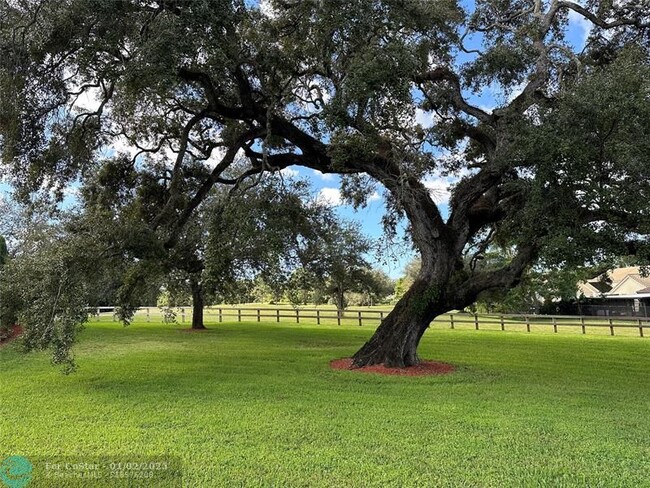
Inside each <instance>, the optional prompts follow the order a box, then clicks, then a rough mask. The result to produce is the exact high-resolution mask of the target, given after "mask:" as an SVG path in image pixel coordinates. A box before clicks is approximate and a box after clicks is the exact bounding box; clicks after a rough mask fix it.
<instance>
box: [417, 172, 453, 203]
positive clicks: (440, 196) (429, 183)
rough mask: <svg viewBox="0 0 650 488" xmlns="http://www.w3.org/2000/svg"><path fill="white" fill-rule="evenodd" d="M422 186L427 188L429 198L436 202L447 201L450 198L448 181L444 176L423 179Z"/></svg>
mask: <svg viewBox="0 0 650 488" xmlns="http://www.w3.org/2000/svg"><path fill="white" fill-rule="evenodd" d="M423 183H424V186H425V187H427V188H428V189H429V193H430V194H431V198H433V201H434V202H436V203H442V204H445V203H449V199H450V198H451V189H450V183H449V182H448V181H447V180H446V179H444V178H431V179H426V180H424V182H423Z"/></svg>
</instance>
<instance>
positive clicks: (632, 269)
mask: <svg viewBox="0 0 650 488" xmlns="http://www.w3.org/2000/svg"><path fill="white" fill-rule="evenodd" d="M603 274H604V275H606V276H607V278H608V279H609V280H610V281H611V282H612V283H618V282H619V281H623V280H624V279H625V277H626V276H628V275H638V274H641V269H640V268H639V267H638V266H626V267H625V268H614V269H610V270H609V271H606V272H605V273H603Z"/></svg>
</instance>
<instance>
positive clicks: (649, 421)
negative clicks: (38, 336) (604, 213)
mask: <svg viewBox="0 0 650 488" xmlns="http://www.w3.org/2000/svg"><path fill="white" fill-rule="evenodd" d="M371 333H372V328H370V327H363V328H360V327H345V326H344V327H336V326H333V327H332V326H321V327H317V326H315V325H302V324H301V325H292V324H279V325H278V324H275V323H260V324H258V323H244V324H236V323H222V324H213V325H212V326H211V329H210V330H209V331H207V332H202V333H187V332H183V331H181V330H180V326H174V325H162V324H155V323H143V322H138V323H135V324H133V325H131V326H129V327H128V328H126V329H124V328H123V327H122V326H120V325H119V324H115V323H112V322H91V323H90V324H89V326H88V327H87V329H86V330H85V331H84V332H83V333H82V335H81V338H80V342H79V344H78V345H77V346H76V356H77V360H78V362H79V366H80V369H79V371H78V372H77V373H75V374H72V375H70V376H63V375H62V374H61V373H60V372H59V370H58V369H56V368H54V367H52V366H50V364H49V357H48V356H47V354H45V353H43V354H41V353H38V354H31V355H27V356H25V355H22V354H21V353H19V352H18V350H17V344H15V343H14V344H10V345H8V346H5V347H2V348H0V460H2V459H4V458H5V457H6V456H9V455H23V456H26V457H27V458H30V459H37V458H52V459H55V458H56V457H57V456H77V457H78V458H79V457H81V458H82V459H83V457H84V456H85V457H87V458H88V459H91V458H97V457H102V456H108V455H111V456H122V457H123V458H124V459H127V460H128V459H131V458H135V457H136V456H143V455H151V456H158V457H164V456H167V457H169V459H176V460H178V462H179V463H181V464H182V477H183V478H182V479H183V483H182V484H183V486H191V487H195V486H196V487H199V486H225V487H231V486H260V487H261V486H264V487H268V486H287V487H300V486H305V487H311V486H323V487H367V486H378V487H389V486H399V487H408V486H419V487H432V486H467V487H474V486H495V487H500V486H607V487H609V486H621V487H623V486H626V487H627V486H629V487H640V486H650V360H649V359H650V340H649V339H640V338H635V337H618V336H617V337H607V336H601V335H593V336H589V335H587V336H581V335H570V334H566V335H563V334H557V335H553V334H535V333H531V334H526V333H522V332H501V331H496V332H493V331H478V332H477V331H473V330H445V329H442V328H440V329H434V330H431V331H429V332H428V333H427V334H426V335H425V337H424V339H423V343H422V346H421V349H420V353H421V356H422V357H425V358H429V359H437V360H442V361H446V362H451V363H453V364H455V365H456V366H457V367H458V370H457V372H455V373H453V374H451V375H449V376H443V377H385V376H377V375H372V374H361V373H355V372H348V371H332V370H330V369H329V367H328V361H329V360H330V359H332V358H339V357H343V356H349V355H351V354H352V353H353V352H354V351H355V350H356V349H357V348H358V347H359V346H360V345H361V344H362V342H363V341H364V340H365V339H366V338H367V337H368V336H369V335H370V334H371ZM0 484H1V483H0ZM29 486H57V487H58V486H61V487H63V486H68V485H66V484H65V483H63V482H51V484H47V482H46V481H44V480H42V479H39V478H38V477H37V476H36V475H35V476H34V479H33V482H32V484H31V485H29ZM80 486H100V485H99V484H93V483H86V484H83V485H80ZM131 486H140V484H137V483H136V484H133V485H131ZM158 486H163V484H162V483H160V484H159V485H158Z"/></svg>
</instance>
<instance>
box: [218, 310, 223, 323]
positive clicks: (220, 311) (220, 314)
mask: <svg viewBox="0 0 650 488" xmlns="http://www.w3.org/2000/svg"><path fill="white" fill-rule="evenodd" d="M219 322H223V309H222V308H221V307H219Z"/></svg>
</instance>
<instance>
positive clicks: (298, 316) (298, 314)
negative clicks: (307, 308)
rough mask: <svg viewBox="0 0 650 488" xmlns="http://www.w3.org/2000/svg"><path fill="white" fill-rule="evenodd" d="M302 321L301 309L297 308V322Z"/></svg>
mask: <svg viewBox="0 0 650 488" xmlns="http://www.w3.org/2000/svg"><path fill="white" fill-rule="evenodd" d="M299 323H300V309H299V308H297V309H296V324H299Z"/></svg>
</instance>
